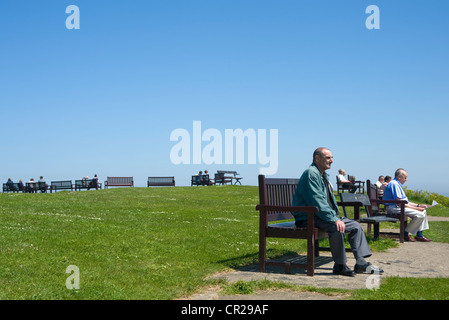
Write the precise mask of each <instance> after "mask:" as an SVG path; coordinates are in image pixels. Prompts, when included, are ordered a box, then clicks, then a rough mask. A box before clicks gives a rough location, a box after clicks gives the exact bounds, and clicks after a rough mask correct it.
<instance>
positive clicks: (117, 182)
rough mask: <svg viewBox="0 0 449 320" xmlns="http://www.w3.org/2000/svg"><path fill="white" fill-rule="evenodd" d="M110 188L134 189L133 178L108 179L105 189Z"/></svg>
mask: <svg viewBox="0 0 449 320" xmlns="http://www.w3.org/2000/svg"><path fill="white" fill-rule="evenodd" d="M108 187H134V180H133V177H108V178H107V180H106V181H105V182H104V188H105V189H107V188H108Z"/></svg>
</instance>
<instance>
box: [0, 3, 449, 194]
mask: <svg viewBox="0 0 449 320" xmlns="http://www.w3.org/2000/svg"><path fill="white" fill-rule="evenodd" d="M72 4H74V5H77V6H78V7H79V9H80V29H79V30H68V29H67V28H66V25H65V21H66V18H67V17H68V16H69V14H67V13H66V12H65V10H66V7H67V6H69V5H72ZM369 5H377V6H378V7H379V9H380V29H379V30H368V29H367V28H366V27H365V20H366V18H367V17H368V16H369V14H366V13H365V9H366V7H367V6H369ZM448 14H449V2H448V1H441V0H419V1H412V0H408V1H405V0H395V1H385V0H370V1H364V0H340V1H337V0H332V1H331V0H320V1H300V0H276V1H274V0H257V1H255V0H145V1H143V0H133V1H124V0H120V1H119V0H115V1H110V0H108V1H106V0H89V1H77V0H69V1H63V0H46V1H34V0H29V1H24V0H14V1H13V0H2V1H1V2H0V49H1V50H0V110H1V124H2V133H3V134H2V136H3V137H2V139H1V141H2V142H1V150H2V153H1V154H2V156H1V159H0V180H2V181H3V182H5V181H6V180H7V179H8V178H12V179H13V180H14V181H18V180H19V179H22V180H24V181H28V180H29V179H30V178H34V179H38V178H39V176H40V175H43V176H44V177H45V178H46V180H47V181H51V180H66V179H72V180H75V179H80V178H81V177H83V176H85V175H88V176H92V175H93V174H94V173H97V174H98V175H99V177H100V180H101V181H104V180H105V178H106V177H107V176H134V178H135V181H136V185H137V186H145V183H146V179H147V177H148V176H159V175H161V176H172V175H174V176H175V177H176V182H177V185H190V176H191V175H192V174H195V173H197V172H198V171H199V170H205V169H208V170H209V172H211V173H214V172H215V171H216V170H237V171H238V172H240V173H241V175H242V176H243V177H244V179H243V182H244V183H246V184H251V185H256V184H257V175H258V173H259V168H260V167H261V165H260V164H259V163H257V164H248V163H247V162H245V164H240V165H237V164H233V165H224V164H222V165H216V164H212V165H205V164H201V165H193V164H190V165H187V164H180V165H174V164H173V163H172V162H171V160H170V150H171V149H172V147H173V146H174V145H175V144H176V143H175V142H172V141H170V134H171V132H172V131H173V130H175V129H177V128H183V129H186V130H187V131H189V132H190V133H191V134H192V125H193V121H201V124H202V129H203V131H204V130H206V129H216V130H218V131H219V132H221V133H222V134H223V137H224V132H225V129H237V128H241V129H243V130H246V129H254V130H257V129H266V130H269V129H278V132H279V138H278V145H279V153H278V159H279V169H278V171H277V173H276V174H275V176H276V177H298V176H299V175H300V174H301V173H302V171H303V170H304V169H305V168H306V167H307V166H308V165H309V164H310V163H311V159H312V152H313V150H314V149H315V148H316V147H319V146H326V147H328V148H330V149H331V150H332V151H333V154H334V164H333V167H332V169H331V170H330V171H329V173H330V174H331V176H332V178H333V179H332V181H333V182H334V180H335V179H334V177H335V175H336V174H337V170H338V169H339V168H344V169H346V171H347V173H349V174H352V175H355V176H356V177H357V178H358V179H361V180H366V179H371V180H376V179H377V176H378V175H380V174H383V175H387V174H388V175H393V173H394V171H395V169H397V168H399V167H403V168H405V169H406V170H407V171H408V173H409V181H408V182H407V184H406V185H407V186H408V187H409V188H411V189H421V190H429V191H434V192H439V193H443V194H446V195H449V185H448V183H449V170H448V169H447V163H448V159H449V148H448V144H449V143H448V141H449V134H448V132H449V130H448V120H449V111H448V109H449V77H448V75H449V60H448V57H449V37H448V32H449V19H448ZM205 145H207V143H205V142H203V145H202V146H203V147H204V146H205Z"/></svg>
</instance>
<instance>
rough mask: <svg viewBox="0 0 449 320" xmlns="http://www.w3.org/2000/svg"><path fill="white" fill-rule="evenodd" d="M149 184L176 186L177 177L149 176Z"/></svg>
mask: <svg viewBox="0 0 449 320" xmlns="http://www.w3.org/2000/svg"><path fill="white" fill-rule="evenodd" d="M148 185H149V186H174V185H175V177H148Z"/></svg>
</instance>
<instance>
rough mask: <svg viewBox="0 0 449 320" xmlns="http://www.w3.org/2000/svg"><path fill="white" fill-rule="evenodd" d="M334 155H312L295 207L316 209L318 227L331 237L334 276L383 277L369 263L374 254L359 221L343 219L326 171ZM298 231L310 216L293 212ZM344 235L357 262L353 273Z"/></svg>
mask: <svg viewBox="0 0 449 320" xmlns="http://www.w3.org/2000/svg"><path fill="white" fill-rule="evenodd" d="M332 159H333V157H332V152H331V151H330V150H329V149H327V148H318V149H316V150H315V152H314V153H313V162H312V164H311V165H310V166H309V167H308V168H307V169H306V170H305V171H304V172H303V174H302V175H301V178H300V179H299V182H298V186H297V188H296V191H295V195H294V197H293V201H292V205H293V206H316V207H318V212H317V213H316V215H315V226H316V227H317V228H318V229H321V230H323V231H325V232H327V233H328V234H329V245H330V249H331V254H332V258H333V260H334V267H333V273H334V274H338V275H343V276H354V275H355V273H377V274H380V273H383V272H384V271H383V270H382V269H381V268H377V267H375V266H374V265H372V264H371V263H369V262H367V261H366V260H365V258H368V257H370V256H371V250H370V248H369V246H368V242H367V241H366V237H365V233H364V232H363V229H362V227H361V226H360V224H359V223H358V222H357V221H354V220H351V219H348V218H340V217H339V211H338V206H337V201H336V199H335V196H334V192H333V190H332V185H331V184H330V182H329V175H328V174H327V173H326V170H329V169H330V168H331V164H332V163H333V160H332ZM292 214H293V216H294V217H295V224H296V226H297V227H298V228H304V227H307V214H305V213H304V212H293V213H292ZM345 233H347V234H348V242H349V244H350V245H351V249H352V253H353V255H354V258H355V259H356V264H355V266H354V271H353V270H351V269H350V268H349V267H348V266H347V265H346V262H347V257H346V251H345Z"/></svg>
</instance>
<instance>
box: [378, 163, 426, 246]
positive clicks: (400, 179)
mask: <svg viewBox="0 0 449 320" xmlns="http://www.w3.org/2000/svg"><path fill="white" fill-rule="evenodd" d="M406 181H407V171H405V170H404V169H402V168H400V169H397V170H396V172H395V173H394V179H393V180H391V182H390V183H389V184H388V185H387V186H386V187H385V190H384V195H383V199H384V200H405V201H407V204H406V205H405V215H406V216H407V217H410V218H411V219H412V221H411V222H410V223H409V224H408V225H407V227H406V228H405V231H404V240H405V241H410V242H414V241H422V242H430V241H432V240H431V239H428V238H426V237H425V236H424V235H423V233H422V232H423V230H427V229H429V224H428V222H427V212H426V208H428V207H429V206H428V205H425V204H417V203H413V202H410V201H408V198H407V196H406V195H405V192H404V190H403V189H402V186H403V185H404V183H405V182H406ZM385 205H386V209H387V213H388V214H398V213H399V212H400V211H401V208H400V207H399V206H398V205H396V204H388V203H385ZM409 233H411V234H414V235H416V237H415V238H414V239H413V238H412V237H410V235H409Z"/></svg>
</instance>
